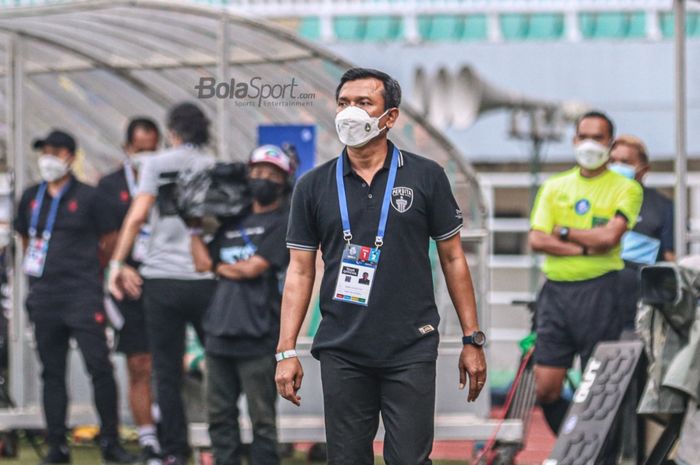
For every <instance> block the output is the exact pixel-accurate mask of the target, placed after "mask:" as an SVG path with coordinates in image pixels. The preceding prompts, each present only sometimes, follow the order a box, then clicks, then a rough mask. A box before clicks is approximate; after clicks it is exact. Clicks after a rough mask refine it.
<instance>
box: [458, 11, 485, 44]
mask: <svg viewBox="0 0 700 465" xmlns="http://www.w3.org/2000/svg"><path fill="white" fill-rule="evenodd" d="M487 38H488V26H487V24H486V15H469V16H466V17H465V18H464V26H463V28H462V31H461V35H460V39H462V40H486V39H487Z"/></svg>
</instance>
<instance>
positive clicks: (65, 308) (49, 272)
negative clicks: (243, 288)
mask: <svg viewBox="0 0 700 465" xmlns="http://www.w3.org/2000/svg"><path fill="white" fill-rule="evenodd" d="M34 148H35V149H41V151H42V155H41V156H40V157H39V162H38V164H39V172H40V174H41V177H42V179H43V182H41V183H40V184H38V185H35V186H32V187H30V188H28V189H27V190H26V191H25V192H24V194H23V195H22V199H21V200H20V203H19V208H18V210H17V215H16V218H15V225H14V226H15V230H16V231H17V232H18V233H19V234H20V235H21V236H22V241H23V245H24V250H25V254H24V263H23V269H24V272H25V274H27V275H28V277H29V293H28V295H27V301H26V306H27V311H28V313H29V318H30V319H31V321H32V322H33V323H34V334H35V338H36V344H37V350H38V352H39V359H40V361H41V365H42V371H41V377H42V381H43V404H44V415H45V418H46V426H47V429H48V444H49V452H48V454H47V455H46V457H45V458H44V460H43V461H42V463H70V451H69V449H68V446H67V444H66V434H67V432H68V431H67V428H66V414H67V409H68V393H67V390H66V379H65V378H66V368H67V367H66V364H67V355H68V347H69V341H70V339H71V338H73V339H75V340H76V342H77V343H78V348H79V349H80V351H81V353H82V355H83V358H84V360H85V365H86V367H87V370H88V372H89V373H90V378H91V380H92V385H93V389H94V401H95V406H96V408H97V413H98V414H99V417H100V422H101V428H100V446H101V449H102V457H103V459H104V460H105V461H106V462H113V463H132V462H133V461H134V460H135V458H134V457H133V456H131V454H129V453H127V452H126V451H125V450H124V449H123V448H122V446H121V445H120V444H119V439H118V424H119V417H118V413H117V412H118V409H117V387H116V383H115V380H114V374H113V368H112V363H111V361H110V359H109V348H108V347H107V339H106V336H105V330H104V323H105V315H104V310H103V300H102V299H103V295H102V284H101V280H100V276H101V274H100V259H99V255H98V254H99V243H100V238H101V237H102V236H103V235H104V234H106V233H108V232H110V231H114V230H115V229H117V228H118V226H119V225H118V224H115V222H114V220H113V218H111V217H109V216H108V215H107V211H106V210H105V209H104V208H102V207H103V206H102V205H100V202H99V198H98V196H97V192H96V190H95V189H94V188H92V187H89V186H87V185H85V184H83V183H81V182H79V181H78V180H77V179H75V178H74V177H73V175H72V174H71V172H70V166H71V164H72V163H73V161H74V160H75V150H76V143H75V140H74V139H73V137H72V136H70V135H69V134H67V133H65V132H62V131H52V132H51V133H50V134H49V135H48V136H47V137H46V138H45V139H43V140H37V141H35V142H34Z"/></svg>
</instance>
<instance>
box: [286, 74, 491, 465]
mask: <svg viewBox="0 0 700 465" xmlns="http://www.w3.org/2000/svg"><path fill="white" fill-rule="evenodd" d="M336 99H337V104H338V107H337V114H336V120H335V121H336V129H337V132H338V136H339V138H340V140H341V142H342V143H343V144H344V145H345V146H346V148H345V150H343V152H342V153H341V154H340V157H339V158H336V159H334V160H332V161H330V162H328V163H325V164H323V165H321V166H319V167H317V168H316V169H314V170H313V171H311V172H310V173H308V174H307V175H305V176H304V177H302V179H301V180H300V181H299V182H298V184H297V187H296V189H295V191H294V194H293V198H292V208H291V215H290V220H289V228H288V232H287V247H288V248H290V249H291V256H290V265H289V267H288V270H287V277H286V283H285V288H284V298H283V302H282V317H281V319H282V324H281V330H280V340H279V343H278V347H277V350H278V354H277V359H278V362H279V363H278V365H277V374H276V382H277V390H278V392H279V393H280V394H281V395H282V396H283V397H284V398H285V399H287V400H289V401H291V402H293V403H295V404H297V405H298V404H299V403H300V401H301V398H300V397H299V396H298V395H297V392H298V390H299V388H300V387H301V380H302V377H303V370H302V367H301V364H300V363H299V361H298V359H297V358H296V351H295V350H294V348H295V345H296V341H297V336H298V334H299V329H300V327H301V324H302V321H303V320H304V316H305V315H306V311H307V308H308V305H309V300H310V297H311V291H312V287H313V284H314V278H315V267H316V251H317V249H318V248H319V245H320V248H321V252H322V253H323V259H324V264H325V270H324V275H323V282H322V284H321V295H320V306H321V313H322V315H323V318H322V321H321V325H320V327H319V329H318V333H317V334H316V338H315V340H314V345H313V348H312V354H313V355H314V357H316V358H318V359H320V361H321V375H322V381H323V391H324V405H325V417H326V437H327V443H328V460H329V462H328V463H329V464H331V465H345V464H347V465H365V464H367V465H369V464H373V463H374V458H373V453H372V441H373V439H374V436H375V434H376V432H377V427H378V424H379V414H380V412H381V415H382V419H383V421H384V426H385V429H386V436H385V445H384V458H385V460H386V462H387V463H392V464H393V463H397V464H402V465H418V464H429V463H431V462H430V459H429V456H430V451H431V449H432V441H433V416H434V410H435V362H436V358H437V347H438V339H439V338H438V332H437V327H438V324H439V320H440V318H439V315H438V312H437V307H436V305H435V297H434V292H433V281H432V274H431V267H430V260H429V257H428V246H429V243H430V238H431V237H432V238H433V239H434V240H435V241H436V242H437V250H438V254H439V256H440V263H441V265H442V269H443V272H444V274H445V279H446V281H447V286H448V289H449V292H450V296H451V297H452V302H453V303H454V306H455V308H456V310H457V313H458V315H459V319H460V322H461V325H462V329H463V331H464V335H465V339H464V342H465V345H464V349H463V351H462V354H461V356H460V362H459V384H460V388H464V386H465V385H466V382H467V373H468V374H469V394H468V396H467V400H468V401H473V400H474V399H476V397H477V396H478V394H479V392H480V391H481V388H482V387H483V385H484V382H485V379H486V363H485V360H484V353H483V349H482V345H483V343H484V341H485V336H484V333H482V332H481V331H479V326H478V322H477V315H476V302H475V299H474V291H473V288H472V284H471V276H470V273H469V268H468V266H467V263H466V260H465V257H464V251H463V250H462V244H461V240H460V234H459V232H460V230H461V228H462V212H461V211H460V209H459V207H458V205H457V202H456V201H455V199H454V197H453V195H452V192H451V190H450V185H449V182H448V179H447V176H446V175H445V172H444V171H443V169H442V168H441V167H440V166H439V165H438V164H436V163H435V162H433V161H430V160H428V159H425V158H422V157H420V156H418V155H414V154H412V153H408V152H405V151H402V150H399V149H398V148H397V147H395V146H394V144H393V143H391V142H390V141H388V139H387V131H388V129H389V128H391V127H392V126H393V125H394V124H395V122H396V120H397V118H398V116H399V110H398V106H399V104H400V101H401V89H400V86H399V84H398V82H396V80H394V79H393V78H391V77H390V76H388V75H387V74H385V73H383V72H380V71H376V70H370V69H361V68H355V69H351V70H349V71H347V72H346V73H345V74H344V75H343V77H342V78H341V80H340V84H339V86H338V88H337V90H336ZM365 273H367V278H368V280H369V281H370V283H369V284H368V285H365V284H360V283H359V280H360V279H362V280H363V281H364V278H363V277H364V274H365Z"/></svg>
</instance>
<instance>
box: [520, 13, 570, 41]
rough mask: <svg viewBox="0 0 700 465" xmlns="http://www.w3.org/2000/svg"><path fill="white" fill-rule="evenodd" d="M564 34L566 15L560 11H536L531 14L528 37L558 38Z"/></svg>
mask: <svg viewBox="0 0 700 465" xmlns="http://www.w3.org/2000/svg"><path fill="white" fill-rule="evenodd" d="M563 34H564V15H563V14H558V13H536V14H533V15H530V17H529V22H528V30H527V39H532V40H556V39H561V37H562V35H563Z"/></svg>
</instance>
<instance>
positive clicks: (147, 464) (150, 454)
mask: <svg viewBox="0 0 700 465" xmlns="http://www.w3.org/2000/svg"><path fill="white" fill-rule="evenodd" d="M141 463H143V465H162V464H163V460H162V457H161V454H159V453H158V452H156V450H155V449H154V448H153V446H144V448H143V449H141Z"/></svg>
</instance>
